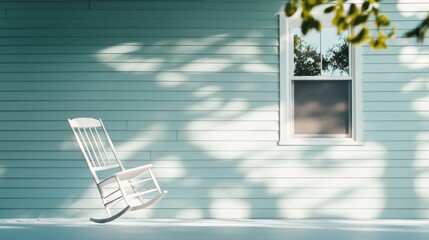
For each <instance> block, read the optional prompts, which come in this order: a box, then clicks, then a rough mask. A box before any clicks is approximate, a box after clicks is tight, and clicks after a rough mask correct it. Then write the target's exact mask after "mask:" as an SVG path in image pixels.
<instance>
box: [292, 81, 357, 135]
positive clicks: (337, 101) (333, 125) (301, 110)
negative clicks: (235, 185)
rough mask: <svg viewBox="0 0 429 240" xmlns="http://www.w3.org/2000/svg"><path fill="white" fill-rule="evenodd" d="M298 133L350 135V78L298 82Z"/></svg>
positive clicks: (295, 110) (296, 88)
mask: <svg viewBox="0 0 429 240" xmlns="http://www.w3.org/2000/svg"><path fill="white" fill-rule="evenodd" d="M293 84H294V100H295V104H294V125H295V134H316V135H320V134H345V135H350V111H351V109H350V81H294V82H293Z"/></svg>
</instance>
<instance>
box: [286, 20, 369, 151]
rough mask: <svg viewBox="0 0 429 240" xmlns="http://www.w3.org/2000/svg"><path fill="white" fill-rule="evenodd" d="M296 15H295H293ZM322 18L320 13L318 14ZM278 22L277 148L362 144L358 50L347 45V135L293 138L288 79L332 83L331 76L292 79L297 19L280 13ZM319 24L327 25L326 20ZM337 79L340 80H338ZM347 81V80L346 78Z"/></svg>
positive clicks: (291, 91)
mask: <svg viewBox="0 0 429 240" xmlns="http://www.w3.org/2000/svg"><path fill="white" fill-rule="evenodd" d="M295 15H299V14H295ZM322 15H323V14H322ZM279 16H280V17H279V21H280V24H279V25H280V43H279V45H280V47H279V50H280V134H279V135H280V136H279V137H280V139H279V145H362V144H363V124H362V114H363V111H362V47H360V46H351V47H350V48H351V50H350V52H351V55H350V74H351V98H350V100H351V116H350V117H351V136H348V137H341V136H329V137H311V136H306V137H298V136H294V134H293V132H294V116H293V106H294V98H293V86H292V80H293V78H294V79H298V78H301V79H305V80H314V81H317V80H335V77H324V76H320V77H319V76H318V77H296V76H295V77H294V76H293V57H294V51H293V32H292V30H293V27H294V26H297V25H298V26H300V24H301V22H300V18H299V17H295V18H286V17H285V16H284V13H279ZM323 17H325V18H326V16H325V15H324V16H321V18H322V21H323V22H324V23H325V24H324V25H326V22H327V23H328V24H329V22H330V20H328V21H324V19H323ZM337 79H339V80H344V78H341V77H338V78H337ZM347 79H350V77H347Z"/></svg>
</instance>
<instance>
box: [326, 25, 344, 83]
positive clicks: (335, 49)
mask: <svg viewBox="0 0 429 240" xmlns="http://www.w3.org/2000/svg"><path fill="white" fill-rule="evenodd" d="M346 38H347V33H345V32H343V33H341V35H337V29H336V28H324V29H323V30H322V34H321V39H322V76H349V75H350V74H349V62H350V61H349V52H350V51H349V44H348V42H347V41H346Z"/></svg>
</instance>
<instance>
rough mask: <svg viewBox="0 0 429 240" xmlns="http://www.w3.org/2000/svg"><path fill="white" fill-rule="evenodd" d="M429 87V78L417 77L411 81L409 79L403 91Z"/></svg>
mask: <svg viewBox="0 0 429 240" xmlns="http://www.w3.org/2000/svg"><path fill="white" fill-rule="evenodd" d="M425 88H427V89H429V78H423V77H421V78H416V79H413V80H411V81H409V82H408V83H407V84H405V85H404V86H403V87H402V89H401V91H403V92H413V91H420V90H422V89H425Z"/></svg>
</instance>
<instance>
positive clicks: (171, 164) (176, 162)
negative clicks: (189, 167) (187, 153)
mask: <svg viewBox="0 0 429 240" xmlns="http://www.w3.org/2000/svg"><path fill="white" fill-rule="evenodd" d="M166 157H167V158H168V159H169V160H168V162H167V161H155V160H154V162H153V164H154V167H155V170H154V171H155V174H156V171H157V170H156V169H157V168H171V169H174V170H172V171H169V175H168V177H169V178H181V177H185V176H186V170H185V169H186V167H185V166H183V163H182V161H181V159H180V158H179V157H177V156H175V155H171V156H166Z"/></svg>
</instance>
